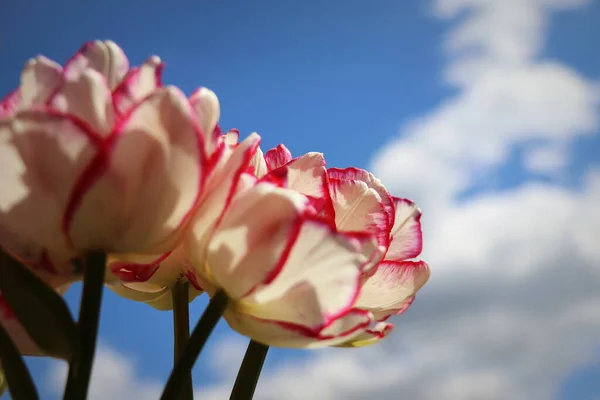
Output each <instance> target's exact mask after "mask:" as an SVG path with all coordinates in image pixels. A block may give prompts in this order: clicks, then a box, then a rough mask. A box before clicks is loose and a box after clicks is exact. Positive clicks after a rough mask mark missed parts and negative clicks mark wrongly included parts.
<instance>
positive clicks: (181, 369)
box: [160, 291, 227, 400]
mask: <svg viewBox="0 0 600 400" xmlns="http://www.w3.org/2000/svg"><path fill="white" fill-rule="evenodd" d="M225 307H227V295H226V294H225V292H223V291H218V292H217V293H216V294H215V295H214V297H213V298H212V299H211V300H210V303H208V307H206V310H204V314H202V317H201V318H200V321H198V324H197V325H196V327H195V328H194V331H193V332H192V335H191V336H190V339H189V340H188V342H187V345H186V346H185V349H184V352H183V354H182V355H181V357H180V358H179V360H177V363H175V367H174V368H173V371H171V376H170V377H169V380H168V381H167V385H166V386H165V389H164V390H163V393H162V396H161V398H160V399H161V400H174V399H181V394H182V390H183V387H184V382H185V380H186V377H187V376H189V374H190V372H191V371H192V368H193V367H194V363H195V362H196V359H197V358H198V356H199V355H200V352H201V351H202V348H203V347H204V345H205V344H206V341H207V340H208V337H209V336H210V334H211V333H212V331H213V329H214V328H215V326H216V325H217V322H219V319H221V316H222V315H223V312H224V311H225Z"/></svg>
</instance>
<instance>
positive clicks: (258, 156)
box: [250, 147, 268, 178]
mask: <svg viewBox="0 0 600 400" xmlns="http://www.w3.org/2000/svg"><path fill="white" fill-rule="evenodd" d="M250 165H251V166H252V167H254V175H256V177H257V178H262V177H263V176H265V175H266V174H267V172H268V171H267V163H265V157H264V155H263V152H262V150H261V148H260V147H259V148H257V149H256V153H255V154H254V157H252V160H251V161H250Z"/></svg>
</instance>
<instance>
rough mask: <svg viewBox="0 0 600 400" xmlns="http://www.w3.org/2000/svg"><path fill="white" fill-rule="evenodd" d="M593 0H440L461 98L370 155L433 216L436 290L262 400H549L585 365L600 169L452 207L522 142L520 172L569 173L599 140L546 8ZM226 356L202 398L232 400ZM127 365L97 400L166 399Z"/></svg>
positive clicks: (228, 347)
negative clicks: (551, 54) (580, 152)
mask: <svg viewBox="0 0 600 400" xmlns="http://www.w3.org/2000/svg"><path fill="white" fill-rule="evenodd" d="M587 2H589V1H583V0H502V1H498V0H437V1H436V2H435V7H434V14H435V15H436V16H437V17H440V18H456V21H457V22H456V24H455V25H454V28H453V29H451V30H450V32H449V33H448V35H447V38H446V39H447V40H446V43H445V49H446V51H447V53H448V56H449V62H448V64H447V66H446V68H445V70H444V71H443V74H444V77H445V79H446V83H448V84H450V85H454V86H455V87H456V88H457V90H458V93H457V95H456V96H455V97H453V98H450V99H448V100H446V101H445V102H444V103H442V104H441V105H440V106H439V107H438V108H437V109H435V110H433V111H432V112H430V113H429V114H427V115H425V116H423V117H421V118H419V119H418V120H415V121H413V122H412V123H411V124H409V125H408V126H407V127H405V129H403V131H402V132H401V135H399V136H398V137H396V138H394V139H393V140H391V141H390V143H388V144H387V145H386V146H385V147H384V148H382V149H381V150H380V151H379V152H378V154H376V155H375V157H374V159H373V170H374V172H375V173H376V174H377V175H378V176H379V177H380V178H382V180H383V181H384V182H385V183H386V185H387V186H388V188H389V189H390V190H391V191H392V192H394V194H397V195H401V196H405V197H409V198H413V199H415V200H416V201H418V202H419V203H420V205H421V206H422V208H423V210H424V216H423V222H424V231H425V246H426V248H425V252H424V254H423V258H424V259H426V260H427V261H429V262H430V264H431V266H432V278H431V281H430V283H428V285H427V286H426V287H425V288H424V289H423V291H422V293H421V294H420V296H419V298H418V300H417V301H416V302H415V303H414V305H413V307H412V308H411V310H409V311H408V313H407V314H405V315H404V316H402V317H401V318H398V319H397V320H396V321H395V322H396V325H397V329H396V332H395V333H394V334H393V335H392V336H391V338H389V339H388V340H386V341H384V342H382V343H381V344H380V345H378V346H374V347H372V348H364V349H359V350H356V349H353V350H348V349H328V350H323V351H315V352H314V353H312V354H314V355H313V356H311V357H308V358H304V359H302V360H301V361H298V360H294V361H282V362H278V363H277V364H276V365H275V366H273V367H272V368H271V369H269V370H267V371H265V372H264V374H263V377H262V378H261V381H260V383H259V387H258V392H257V396H256V398H257V399H261V400H270V399H273V400H275V399H277V400H293V399H303V400H304V399H308V398H314V399H319V400H339V399H364V400H366V399H371V398H378V399H382V400H383V399H390V400H391V399H398V398H401V399H410V400H429V399H432V400H437V399H446V400H481V399H485V400H505V399H512V400H521V399H522V400H547V399H551V398H553V397H555V395H556V393H557V388H558V385H559V384H560V381H561V379H562V378H564V377H565V376H566V374H568V373H569V372H570V371H571V370H572V369H573V368H574V367H575V366H578V365H581V364H582V363H585V362H586V361H589V357H590V354H591V353H592V352H591V350H592V349H594V348H596V347H597V346H599V345H600V343H599V342H598V338H599V337H600V319H599V318H598V315H600V292H599V291H598V287H600V246H598V239H597V238H599V237H600V208H599V207H598V201H599V200H600V169H598V170H590V171H589V173H588V175H587V178H586V180H585V182H584V185H583V188H582V189H581V190H579V191H575V190H571V189H567V188H564V187H560V186H555V185H552V184H548V183H546V184H542V183H535V182H527V183H525V184H523V185H522V186H520V187H516V188H512V189H510V190H505V191H503V192H501V193H486V194H480V195H477V196H475V197H472V198H470V199H468V200H467V201H463V202H458V201H457V195H458V194H460V193H461V192H462V191H463V190H465V189H467V188H469V187H470V186H471V185H473V184H474V183H479V182H481V181H485V180H486V179H489V172H490V171H492V170H493V169H494V168H496V167H498V166H501V165H503V164H504V163H505V162H506V161H507V156H508V154H509V153H510V151H511V150H512V149H513V148H514V146H515V145H518V144H523V143H529V142H532V141H533V143H538V142H539V143H540V144H539V145H535V146H538V147H535V146H534V147H532V148H531V149H532V150H531V152H530V153H529V154H528V156H527V157H526V158H525V160H524V163H525V166H526V167H527V168H529V169H530V170H532V171H535V172H543V173H552V174H560V173H561V171H563V170H564V168H566V167H567V166H568V162H569V155H568V153H567V152H566V151H567V149H568V144H569V141H570V140H572V139H573V138H575V137H576V136H577V135H583V134H588V135H589V134H593V133H594V132H596V131H598V129H599V125H600V116H599V113H598V106H599V99H600V97H599V90H598V84H597V83H595V82H591V81H589V80H588V79H586V78H585V77H583V76H581V75H580V74H579V73H577V72H576V71H574V70H573V69H572V68H570V67H568V66H566V65H563V64H560V63H558V62H556V61H548V60H544V59H543V57H542V50H543V46H544V39H545V36H546V28H547V24H548V20H549V15H550V13H551V12H553V11H556V10H563V9H569V8H574V7H580V6H583V5H584V4H585V3H587ZM221 346H222V347H218V348H217V350H216V351H214V353H213V356H214V357H212V358H213V365H214V367H215V368H216V370H217V372H218V373H219V374H220V375H221V376H222V377H223V380H222V381H221V382H218V383H215V384H214V385H212V386H208V387H203V388H202V392H201V393H200V392H199V395H200V394H201V396H199V398H203V399H213V400H220V399H226V398H228V396H229V390H230V388H231V384H232V382H233V376H234V374H235V371H237V368H238V366H239V360H240V359H241V357H242V355H243V351H244V346H245V343H243V342H223V343H221ZM274 351H276V350H274ZM219 357H221V358H219ZM130 362H131V361H130V360H128V359H127V358H125V357H122V356H119V355H117V354H115V353H114V352H112V351H111V350H106V349H104V350H101V351H100V352H99V358H98V361H97V365H96V368H95V370H94V371H95V375H94V383H93V385H92V393H94V396H98V397H92V399H93V398H100V397H99V396H101V395H102V398H113V399H121V398H122V399H125V398H136V399H137V398H139V399H142V398H143V399H146V398H149V399H150V398H157V397H158V393H159V389H157V388H156V387H157V385H156V383H154V382H144V381H142V380H141V379H140V378H139V377H138V376H136V375H135V373H134V368H133V366H132V365H131V364H130ZM108 387H110V388H111V389H110V390H112V392H111V393H110V395H107V394H106V391H105V390H106V389H105V388H108ZM146 396H147V397H146Z"/></svg>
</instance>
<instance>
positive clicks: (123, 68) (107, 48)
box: [81, 40, 129, 91]
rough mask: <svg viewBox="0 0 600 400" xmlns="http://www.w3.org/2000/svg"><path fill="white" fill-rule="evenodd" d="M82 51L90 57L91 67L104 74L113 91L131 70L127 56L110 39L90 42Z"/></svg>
mask: <svg viewBox="0 0 600 400" xmlns="http://www.w3.org/2000/svg"><path fill="white" fill-rule="evenodd" d="M81 52H82V54H83V55H84V56H85V57H86V58H87V59H88V61H89V67H90V68H93V69H95V70H96V71H98V72H99V73H100V74H102V76H104V78H105V80H106V84H107V85H108V87H109V88H110V90H111V91H112V90H114V89H115V88H116V87H117V85H119V83H121V81H122V80H123V78H124V77H125V75H126V74H127V71H128V70H129V60H128V59H127V56H126V55H125V53H124V52H123V50H122V49H121V48H120V47H119V46H118V45H117V44H116V43H114V42H112V41H110V40H106V41H100V40H96V41H93V42H89V43H87V44H86V45H85V46H84V47H83V49H82V50H81Z"/></svg>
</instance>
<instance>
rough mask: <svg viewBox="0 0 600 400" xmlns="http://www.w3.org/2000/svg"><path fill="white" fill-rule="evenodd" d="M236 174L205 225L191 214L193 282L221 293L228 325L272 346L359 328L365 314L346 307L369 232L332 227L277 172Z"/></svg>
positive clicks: (306, 342) (363, 265)
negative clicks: (222, 201) (224, 297)
mask: <svg viewBox="0 0 600 400" xmlns="http://www.w3.org/2000/svg"><path fill="white" fill-rule="evenodd" d="M234 172H235V171H234ZM239 173H240V172H239V171H238V172H237V174H238V175H239ZM275 178H277V179H275ZM237 181H238V183H237V185H236V186H235V187H232V188H231V190H230V191H229V195H228V196H227V202H226V207H225V209H224V210H223V212H222V214H221V215H220V216H219V217H218V219H217V221H216V223H215V225H214V226H213V228H212V229H206V223H205V221H202V219H201V218H200V219H198V220H196V221H193V222H192V223H191V226H190V231H189V234H190V235H189V237H188V240H187V242H186V250H187V251H188V254H189V257H190V261H191V262H192V264H193V265H194V266H195V267H196V268H197V270H198V272H199V275H200V277H201V279H202V282H201V285H202V286H203V287H204V288H205V290H206V291H207V292H208V293H209V294H210V295H211V296H214V295H215V293H216V292H217V290H222V291H224V292H225V293H226V295H227V297H228V298H229V305H228V307H227V309H226V311H225V314H224V317H225V319H226V320H227V322H228V323H229V325H230V326H231V327H232V328H233V329H235V330H237V331H238V332H240V333H242V334H243V335H246V336H249V337H251V338H252V339H254V340H256V341H259V342H262V343H264V344H268V345H273V346H280V347H295V348H313V347H323V346H331V345H335V344H339V343H343V342H346V341H348V340H351V339H352V338H354V337H356V336H357V335H360V334H361V333H362V332H363V331H364V330H365V329H366V328H367V327H368V326H370V324H371V323H372V321H373V317H372V314H371V313H370V312H369V311H366V310H358V309H356V308H354V303H355V301H356V299H357V297H358V296H359V291H360V287H361V276H362V274H363V273H365V272H366V271H368V270H369V269H370V268H371V267H372V265H373V263H374V261H375V260H377V259H378V258H379V255H378V251H379V248H378V246H377V244H376V242H375V241H374V239H373V237H372V235H369V234H361V233H340V232H337V231H335V229H334V228H332V226H331V225H330V224H329V223H328V222H327V221H326V220H324V219H322V218H320V217H318V216H316V215H314V213H313V212H312V210H311V201H310V199H309V198H308V197H307V196H304V195H302V194H300V193H298V192H297V191H295V190H291V189H289V188H286V184H285V181H286V177H285V175H284V174H283V173H280V174H279V175H278V176H277V177H273V176H272V177H271V180H263V181H259V182H256V178H255V177H254V176H251V175H249V174H247V173H242V174H241V175H240V176H239V179H238V180H237Z"/></svg>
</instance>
